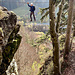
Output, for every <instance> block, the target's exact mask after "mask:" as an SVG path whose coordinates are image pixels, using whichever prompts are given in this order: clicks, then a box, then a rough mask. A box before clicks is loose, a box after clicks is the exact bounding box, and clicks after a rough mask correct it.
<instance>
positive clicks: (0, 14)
mask: <svg viewBox="0 0 75 75" xmlns="http://www.w3.org/2000/svg"><path fill="white" fill-rule="evenodd" d="M16 23H17V16H16V15H15V14H14V13H13V12H12V11H8V10H7V8H5V7H1V6H0V75H6V72H5V71H6V70H7V68H8V66H9V65H10V63H11V61H12V59H13V56H14V54H15V52H16V50H17V49H18V46H19V44H20V41H21V36H20V35H19V34H17V33H18V31H19V29H20V25H17V24H16ZM13 40H17V41H13Z"/></svg>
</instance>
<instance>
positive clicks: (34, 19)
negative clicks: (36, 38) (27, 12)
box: [33, 12, 36, 21]
mask: <svg viewBox="0 0 75 75" xmlns="http://www.w3.org/2000/svg"><path fill="white" fill-rule="evenodd" d="M33 17H34V21H36V18H35V14H34V12H33Z"/></svg>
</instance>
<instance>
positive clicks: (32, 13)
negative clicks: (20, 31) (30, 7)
mask: <svg viewBox="0 0 75 75" xmlns="http://www.w3.org/2000/svg"><path fill="white" fill-rule="evenodd" d="M32 15H33V18H34V21H36V18H35V15H34V12H31V13H30V19H31V21H32Z"/></svg>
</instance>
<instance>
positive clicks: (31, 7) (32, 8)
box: [28, 4, 35, 12]
mask: <svg viewBox="0 0 75 75" xmlns="http://www.w3.org/2000/svg"><path fill="white" fill-rule="evenodd" d="M28 6H29V7H30V11H31V12H34V11H35V10H34V6H31V5H29V4H28Z"/></svg>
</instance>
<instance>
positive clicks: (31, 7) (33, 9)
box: [27, 2, 36, 21]
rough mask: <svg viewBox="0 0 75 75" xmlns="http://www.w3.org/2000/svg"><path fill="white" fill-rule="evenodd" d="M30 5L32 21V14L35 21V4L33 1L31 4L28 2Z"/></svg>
mask: <svg viewBox="0 0 75 75" xmlns="http://www.w3.org/2000/svg"><path fill="white" fill-rule="evenodd" d="M27 4H28V6H29V7H30V12H31V13H30V19H31V20H30V21H32V15H33V17H34V21H36V18H35V14H34V11H35V6H33V3H31V5H29V3H28V2H27Z"/></svg>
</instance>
